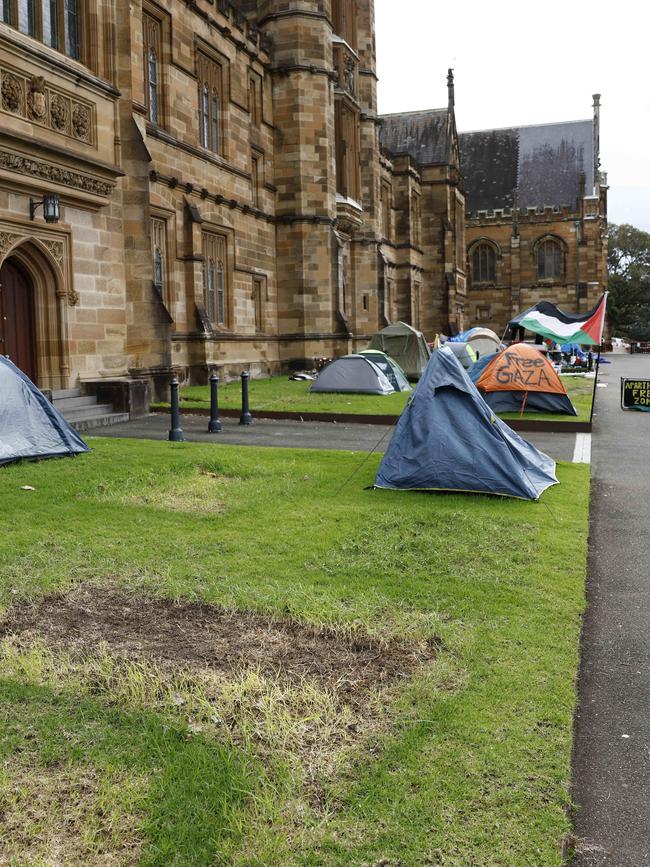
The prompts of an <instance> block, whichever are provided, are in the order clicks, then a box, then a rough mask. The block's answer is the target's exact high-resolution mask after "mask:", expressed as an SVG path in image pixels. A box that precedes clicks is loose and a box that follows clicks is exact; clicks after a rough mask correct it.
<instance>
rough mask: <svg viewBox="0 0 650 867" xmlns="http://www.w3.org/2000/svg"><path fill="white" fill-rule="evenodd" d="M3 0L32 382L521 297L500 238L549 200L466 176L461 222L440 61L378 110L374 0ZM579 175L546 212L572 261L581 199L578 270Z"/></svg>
mask: <svg viewBox="0 0 650 867" xmlns="http://www.w3.org/2000/svg"><path fill="white" fill-rule="evenodd" d="M0 5H1V9H2V14H1V15H0V19H1V20H0V115H1V117H2V129H1V132H0V351H1V352H3V353H4V354H8V355H10V356H11V357H12V358H13V359H14V360H15V361H16V362H17V363H18V364H19V366H20V367H22V368H23V369H24V370H25V371H26V372H27V373H28V374H29V375H30V376H31V377H32V378H33V379H34V380H35V381H36V382H37V384H38V385H39V386H40V387H42V388H47V389H65V388H69V387H71V386H77V385H81V386H82V387H86V388H94V387H96V385H97V383H102V384H108V383H115V384H117V385H118V386H119V384H120V383H122V384H125V383H126V384H127V385H126V390H127V404H128V393H129V388H130V387H131V386H130V385H128V384H129V383H133V382H140V383H146V384H147V386H148V388H149V392H150V393H151V394H152V395H155V394H156V393H158V394H165V393H166V387H167V383H168V381H169V378H170V376H171V375H172V373H174V372H175V373H177V374H179V375H180V376H181V378H182V379H183V380H185V381H193V382H203V381H205V380H206V378H207V376H208V373H209V371H210V370H211V369H213V368H215V367H218V368H219V370H220V371H221V372H222V374H225V375H229V374H233V375H234V374H237V373H238V372H239V371H241V370H242V369H247V370H250V371H251V372H252V373H253V374H262V375H265V374H268V373H272V372H277V371H279V370H281V369H283V368H286V367H287V366H289V365H291V364H296V365H300V364H303V363H305V362H307V363H309V364H311V363H313V359H314V358H315V357H318V356H322V355H326V356H333V355H337V354H341V353H344V352H347V351H350V350H352V349H355V348H357V347H360V346H363V345H365V343H366V342H367V340H368V339H369V337H370V336H371V335H372V334H374V333H375V332H376V331H377V330H378V329H379V328H381V327H383V326H384V325H385V324H387V323H389V322H391V321H396V320H399V319H402V320H406V321H408V322H411V323H412V324H414V325H416V326H418V327H420V328H421V329H422V330H423V331H425V333H426V334H427V336H429V337H433V336H434V335H435V333H437V332H439V331H447V330H449V329H450V328H451V329H452V330H453V329H456V328H458V329H460V328H463V327H465V326H466V325H468V324H471V323H472V322H473V321H474V320H475V317H476V313H477V308H478V307H481V308H482V309H481V312H480V315H481V318H482V320H483V321H485V322H494V323H496V322H497V321H499V319H500V317H501V316H502V313H503V314H504V315H505V311H506V308H507V307H508V305H510V306H512V305H514V304H515V303H516V299H517V297H518V296H517V292H518V291H519V292H520V296H519V297H520V298H525V297H527V296H526V295H525V292H523V288H524V286H525V285H526V280H527V279H528V278H527V277H526V276H525V275H526V266H525V265H524V264H522V263H523V261H524V260H523V259H522V253H521V252H520V255H519V259H517V258H516V256H515V254H514V253H513V250H515V249H516V248H517V244H516V243H515V241H517V240H518V241H519V249H520V250H525V249H526V247H525V244H528V243H529V244H531V245H532V244H534V243H535V239H534V238H533V237H532V235H531V236H530V241H528V240H527V239H528V235H526V236H525V237H526V240H525V241H524V230H523V225H524V223H526V222H528V223H530V224H531V225H533V224H535V225H537V224H539V226H540V227H541V226H542V223H543V222H544V214H536V215H535V216H534V217H533V216H532V215H531V216H528V213H527V212H526V215H525V216H524V215H521V216H520V217H519V218H518V220H516V221H514V223H516V224H517V226H518V228H517V234H513V232H514V229H513V225H514V223H513V220H512V219H511V217H509V216H508V215H507V208H508V207H509V205H508V202H507V201H506V200H505V199H504V200H503V202H502V201H501V199H499V200H498V204H495V203H496V202H497V200H495V203H490V202H488V203H487V204H482V202H483V199H480V201H479V200H477V199H476V198H475V197H471V195H472V194H471V192H470V198H469V199H468V201H469V208H470V210H471V211H472V218H471V219H470V221H469V223H468V226H469V227H470V230H471V233H472V234H471V235H469V236H468V237H467V238H466V228H465V227H466V219H465V210H466V207H467V206H466V202H465V195H466V194H465V192H464V185H463V177H462V168H463V162H462V161H463V156H462V154H463V147H462V139H459V136H458V134H457V131H456V122H455V117H454V88H453V78H452V77H451V74H450V76H449V79H448V90H447V98H446V100H445V102H446V105H445V107H444V108H441V109H438V110H436V111H433V112H424V113H415V114H409V115H392V116H388V117H386V118H383V119H382V118H380V117H379V116H378V115H377V77H376V63H375V38H374V4H373V0H238V2H231V0H191V2H181V0H133V2H129V3H127V2H125V0H0ZM441 84H442V82H441ZM479 151H480V149H475V152H476V154H477V155H478V154H479ZM477 159H478V156H477ZM470 176H471V177H472V178H474V177H475V175H474V174H472V173H471V172H470ZM594 177H595V175H593V174H591V175H590V174H589V172H587V177H586V179H585V197H583V199H582V200H581V202H582V204H581V205H580V208H582V210H583V211H584V213H582V211H581V216H580V217H578V216H575V218H574V219H573V218H572V219H573V222H571V220H569V219H568V216H567V220H566V224H567V229H566V232H564V230H562V231H559V230H558V232H557V234H558V235H559V236H560V237H561V238H562V239H563V243H566V245H567V247H566V252H565V257H564V259H563V262H566V271H565V272H563V274H566V275H569V273H571V280H572V281H573V272H572V271H570V269H571V268H572V267H573V265H572V264H571V263H573V261H574V258H575V257H574V256H573V253H572V252H571V250H572V249H573V248H572V247H570V243H571V229H570V228H568V227H569V224H570V225H573V226H574V228H575V226H576V225H577V222H576V221H577V220H578V219H580V220H581V226H582V227H583V229H581V231H583V230H584V231H583V234H582V235H580V244H581V245H583V246H581V247H580V256H581V258H580V277H579V280H576V281H575V282H576V285H577V286H578V284H580V285H579V286H578V291H579V293H583V291H584V290H583V288H582V284H583V283H585V282H586V284H587V286H588V287H589V286H590V285H591V284H593V283H594V282H595V281H596V280H598V279H599V278H598V277H597V276H595V275H596V270H595V269H596V266H595V264H589V262H591V261H592V260H591V259H589V262H588V256H591V255H592V250H593V251H595V250H596V248H597V242H596V240H595V235H593V233H592V230H591V228H590V225H591V224H590V223H589V218H590V217H591V216H593V214H592V211H593V208H594V207H596V208H597V211H598V214H599V216H600V217H601V218H602V209H603V207H604V205H603V202H604V198H602V197H601V199H599V200H598V201H599V204H598V205H597V206H596V205H594V202H593V199H590V198H589V195H588V194H589V193H590V192H591V188H592V184H594V183H595V181H594V180H593V179H594ZM465 186H467V185H465ZM513 186H514V185H513ZM603 189H604V188H603ZM520 195H521V193H520ZM601 196H602V194H601ZM560 198H562V197H560ZM477 201H479V204H480V207H478V206H477V205H476V202H477ZM486 201H487V200H486ZM526 201H528V200H526ZM540 204H541V206H542V207H543V206H544V205H552V206H555V205H556V200H555V199H553V200H552V201H550V200H549V201H546V200H545V201H544V202H543V203H540V202H535V205H536V206H539V205H540ZM564 204H570V205H571V206H573V205H574V204H575V203H574V202H565V201H561V202H560V201H558V202H557V205H558V206H561V205H564ZM494 209H496V210H494ZM499 209H500V210H499ZM590 209H591V210H590ZM477 210H478V211H487V214H488V215H487V216H486V217H485V219H487V221H488V223H489V224H490V232H492V227H494V235H493V236H492V235H490V237H489V238H488V240H489V241H490V243H491V244H492V245H493V247H492V249H493V250H494V252H495V256H496V257H497V258H496V259H495V262H497V263H498V264H497V265H495V271H494V275H495V277H494V279H493V280H492V279H489V280H487V281H483V282H482V283H481V285H480V286H478V285H477V282H476V280H474V279H473V278H472V279H471V280H470V281H469V282H468V267H469V266H471V265H472V262H473V261H474V260H473V257H474V250H475V245H476V242H477V241H478V240H479V239H480V238H482V237H483V235H482V234H481V232H482V231H483V230H482V229H480V228H479V226H478V223H477V220H481V219H483V217H482V216H480V217H479V216H477ZM491 210H493V213H490V211H491ZM518 213H519V214H521V203H520V208H519V211H518ZM544 213H546V212H544ZM571 213H572V214H573V213H574V212H573V211H572V212H571ZM575 213H576V214H577V212H575ZM546 216H547V217H548V214H547V215H546ZM553 216H558V214H556V212H555V211H554V212H553ZM564 217H565V214H564V212H562V219H564ZM558 219H559V217H558ZM601 223H602V219H601ZM576 231H577V230H576ZM477 232H478V233H479V234H476V233H477ZM543 232H544V233H545V234H549V233H550V232H551V230H550V228H549V227H548V225H546V224H545V226H544V229H543ZM504 233H505V234H504ZM508 233H509V234H508ZM590 233H591V234H590ZM483 234H484V235H485V236H486V237H487V236H488V230H487V229H486V230H485V231H484V232H483ZM506 235H507V236H508V237H507V240H506ZM576 237H577V235H576ZM585 238H586V239H587V240H586V241H585V240H584V239H585ZM512 239H514V240H512ZM468 243H469V244H470V251H469V260H468V248H467V244H468ZM585 244H586V247H585ZM583 248H584V249H583ZM531 249H532V247H531ZM535 249H537V248H535ZM599 249H601V250H602V247H601V248H599ZM479 258H480V257H479ZM468 262H469V265H468ZM517 262H519V264H517ZM517 269H518V270H517ZM491 273H492V272H489V274H490V275H491ZM567 280H568V276H567ZM565 282H566V281H565ZM483 283H485V285H483ZM562 285H563V286H564V283H563V284H562ZM568 285H569V284H567V286H568ZM571 286H573V282H572V283H571V284H570V286H569V289H570V287H571ZM567 291H569V290H567ZM587 291H588V292H590V291H591V290H590V289H589V288H588V290H587ZM468 293H469V294H468ZM580 297H581V298H582V294H581V295H580ZM488 307H489V308H490V309H489V311H488V312H486V311H487V308H488ZM116 387H117V386H116ZM127 408H128V406H127Z"/></svg>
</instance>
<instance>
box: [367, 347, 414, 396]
mask: <svg viewBox="0 0 650 867" xmlns="http://www.w3.org/2000/svg"><path fill="white" fill-rule="evenodd" d="M359 355H363V356H365V358H369V359H370V361H372V363H373V364H376V365H377V367H378V368H379V369H380V370H381V372H382V373H383V374H384V376H385V377H386V379H387V380H388V381H389V382H390V384H391V385H392V386H393V388H394V389H395V391H412V390H413V389H412V388H411V386H410V385H409V381H408V379H407V378H406V374H405V373H404V371H403V370H402V368H401V367H400V366H399V364H398V363H397V362H396V361H395V359H394V358H391V357H390V355H386V353H385V352H380V351H379V350H378V349H362V350H361V352H359Z"/></svg>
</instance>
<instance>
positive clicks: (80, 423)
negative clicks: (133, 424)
mask: <svg viewBox="0 0 650 867" xmlns="http://www.w3.org/2000/svg"><path fill="white" fill-rule="evenodd" d="M128 420H129V414H128V412H109V413H107V414H105V415H97V416H92V417H90V418H79V419H72V420H71V419H68V421H69V422H70V424H71V425H72V427H73V428H74V429H75V430H77V431H79V433H82V432H83V431H89V430H93V428H98V427H110V426H111V425H113V424H122V422H125V421H128Z"/></svg>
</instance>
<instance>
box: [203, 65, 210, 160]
mask: <svg viewBox="0 0 650 867" xmlns="http://www.w3.org/2000/svg"><path fill="white" fill-rule="evenodd" d="M201 134H202V136H203V141H202V142H201V143H202V145H203V147H205V148H209V147H210V89H209V88H208V82H207V81H206V82H204V84H203V132H202V133H201Z"/></svg>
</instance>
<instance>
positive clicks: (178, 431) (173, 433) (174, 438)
mask: <svg viewBox="0 0 650 867" xmlns="http://www.w3.org/2000/svg"><path fill="white" fill-rule="evenodd" d="M169 388H170V391H171V405H172V426H171V428H170V431H169V439H170V441H171V442H173V443H182V442H185V437H184V436H183V428H182V427H181V410H180V404H179V399H178V379H177V378H176V377H174V378H173V379H172V381H171V382H170V384H169Z"/></svg>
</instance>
